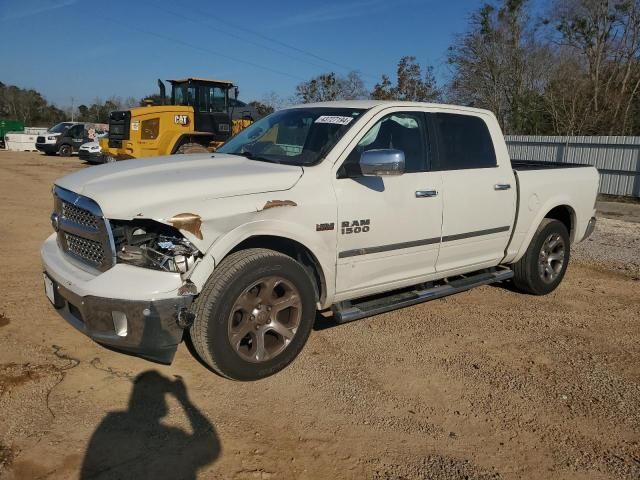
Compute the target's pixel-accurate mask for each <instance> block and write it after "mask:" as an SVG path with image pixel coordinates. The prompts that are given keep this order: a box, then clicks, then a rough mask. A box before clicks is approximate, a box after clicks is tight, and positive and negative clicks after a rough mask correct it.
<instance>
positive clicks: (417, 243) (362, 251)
mask: <svg viewBox="0 0 640 480" xmlns="http://www.w3.org/2000/svg"><path fill="white" fill-rule="evenodd" d="M510 229H511V227H510V226H506V227H497V228H488V229H486V230H476V231H475V232H467V233H458V234H456V235H447V236H446V237H442V242H453V241H455V240H462V239H465V238H472V237H480V236H483V235H492V234H494V233H501V232H508V231H509V230H510ZM440 240H441V239H440V237H435V238H425V239H424V240H413V241H411V242H401V243H392V244H390V245H380V246H376V247H367V248H356V249H353V250H345V251H344V252H340V253H338V258H348V257H356V256H359V255H369V254H371V253H381V252H388V251H391V250H401V249H404V248H413V247H421V246H423V245H433V244H434V243H440Z"/></svg>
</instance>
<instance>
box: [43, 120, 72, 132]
mask: <svg viewBox="0 0 640 480" xmlns="http://www.w3.org/2000/svg"><path fill="white" fill-rule="evenodd" d="M70 125H73V124H72V123H70V122H62V123H58V124H57V125H54V126H53V127H51V128H50V129H49V130H47V131H48V132H49V133H63V132H64V131H65V130H66V129H67V128H68V127H69V126H70Z"/></svg>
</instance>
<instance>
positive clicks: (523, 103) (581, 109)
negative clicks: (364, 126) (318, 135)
mask: <svg viewBox="0 0 640 480" xmlns="http://www.w3.org/2000/svg"><path fill="white" fill-rule="evenodd" d="M447 64H448V66H449V68H450V75H449V79H448V81H447V82H446V83H445V84H443V85H441V86H440V85H438V84H437V82H436V79H435V77H434V75H433V67H431V66H427V67H422V66H421V65H420V64H419V63H417V62H416V59H415V57H411V56H405V57H402V58H401V59H400V61H399V63H398V66H397V72H396V80H395V83H394V82H393V81H392V80H391V79H390V78H389V77H388V76H386V75H383V76H382V78H381V80H380V81H379V82H378V83H377V84H376V85H375V86H374V87H373V89H372V90H371V91H367V90H366V89H365V88H364V87H363V82H362V80H361V78H360V75H359V74H358V73H357V72H351V73H350V74H349V75H347V76H346V77H340V76H337V75H336V74H335V73H326V74H322V75H319V76H317V77H315V78H312V79H311V80H309V81H307V82H303V83H301V84H300V85H298V86H297V88H296V93H295V99H296V100H297V101H300V102H315V101H325V100H339V99H356V98H373V99H383V100H414V101H436V102H443V101H444V102H449V103H456V104H461V105H469V106H474V107H478V108H486V109H489V110H491V111H492V112H494V113H495V115H496V117H497V118H498V121H499V122H500V124H501V125H502V127H503V129H504V131H505V132H506V133H513V134H540V135H544V134H550V135H639V134H640V0H552V1H551V2H550V8H549V10H548V11H547V12H544V13H543V14H542V15H539V14H538V15H534V14H532V2H531V1H529V0H496V1H493V2H488V3H485V4H484V5H482V6H481V7H480V8H479V9H478V10H476V11H475V12H473V14H472V15H471V17H470V20H469V25H468V29H467V31H466V32H464V33H462V34H460V35H458V36H457V37H456V39H455V41H454V43H453V44H452V45H451V46H450V47H449V49H448V52H447Z"/></svg>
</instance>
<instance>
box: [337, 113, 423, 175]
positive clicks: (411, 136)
mask: <svg viewBox="0 0 640 480" xmlns="http://www.w3.org/2000/svg"><path fill="white" fill-rule="evenodd" d="M424 118H425V117H424V114H423V113H420V112H397V113H391V114H389V115H387V116H385V117H383V118H382V119H381V120H379V121H378V122H377V123H376V124H375V125H374V126H373V127H372V128H371V129H370V130H369V131H368V132H367V133H366V134H365V136H364V137H362V139H361V140H360V142H359V143H358V145H357V146H356V147H355V148H354V149H353V150H352V151H351V153H350V154H349V156H348V157H347V160H346V161H345V162H344V164H343V166H342V168H341V171H340V173H339V176H341V177H343V176H350V177H351V176H358V175H360V174H361V172H360V165H359V162H360V156H361V155H362V152H366V151H367V150H379V149H394V150H402V151H403V152H404V159H405V171H406V172H407V173H411V172H424V171H427V169H428V161H427V156H428V151H427V140H426V138H427V136H426V126H425V121H424Z"/></svg>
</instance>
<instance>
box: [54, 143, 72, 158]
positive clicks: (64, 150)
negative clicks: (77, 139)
mask: <svg viewBox="0 0 640 480" xmlns="http://www.w3.org/2000/svg"><path fill="white" fill-rule="evenodd" d="M72 153H73V148H71V145H60V148H59V149H58V155H60V156H61V157H70V156H71V154H72Z"/></svg>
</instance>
